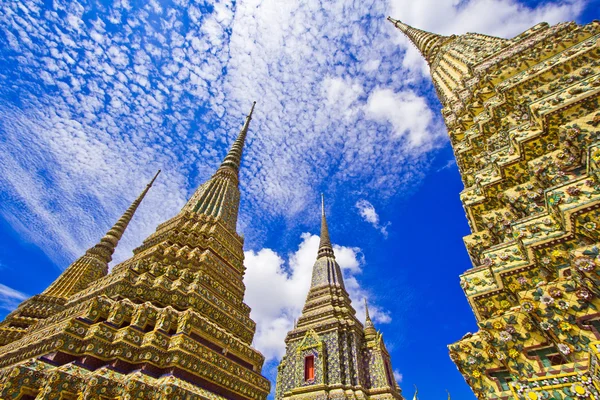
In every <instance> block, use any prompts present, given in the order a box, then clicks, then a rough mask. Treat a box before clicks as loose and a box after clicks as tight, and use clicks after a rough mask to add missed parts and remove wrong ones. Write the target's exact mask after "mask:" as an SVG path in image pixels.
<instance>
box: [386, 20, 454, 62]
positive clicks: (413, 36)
mask: <svg viewBox="0 0 600 400" xmlns="http://www.w3.org/2000/svg"><path fill="white" fill-rule="evenodd" d="M387 19H388V21H390V22H391V23H392V24H394V26H395V27H396V28H398V29H400V30H401V31H402V33H404V34H405V35H406V36H407V37H408V38H409V39H410V41H411V42H412V43H413V44H414V45H415V46H416V47H417V49H419V51H420V52H421V54H422V55H423V57H424V58H425V60H426V61H427V63H428V64H431V63H432V62H433V60H434V59H435V56H436V55H437V53H438V51H439V49H440V45H441V44H442V43H444V42H445V41H446V40H448V39H449V37H448V36H442V35H438V34H436V33H431V32H427V31H422V30H420V29H416V28H413V27H412V26H410V25H407V24H405V23H404V22H402V21H399V20H396V19H393V18H392V17H388V18H387Z"/></svg>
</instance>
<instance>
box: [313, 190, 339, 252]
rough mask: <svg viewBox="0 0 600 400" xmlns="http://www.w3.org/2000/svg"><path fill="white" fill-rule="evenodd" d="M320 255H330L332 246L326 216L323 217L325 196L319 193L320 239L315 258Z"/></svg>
mask: <svg viewBox="0 0 600 400" xmlns="http://www.w3.org/2000/svg"><path fill="white" fill-rule="evenodd" d="M321 257H332V258H335V256H334V254H333V247H332V246H331V240H330V239H329V229H328V227H327V218H325V197H324V196H323V194H321V240H320V242H319V253H318V255H317V259H319V258H321Z"/></svg>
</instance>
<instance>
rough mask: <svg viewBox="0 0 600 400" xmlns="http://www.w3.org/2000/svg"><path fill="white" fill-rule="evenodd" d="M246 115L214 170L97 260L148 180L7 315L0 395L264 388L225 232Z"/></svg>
mask: <svg viewBox="0 0 600 400" xmlns="http://www.w3.org/2000/svg"><path fill="white" fill-rule="evenodd" d="M252 110H254V105H253V106H252ZM251 117H252V111H250V114H249V115H248V117H247V118H246V121H245V123H244V125H243V128H242V129H241V132H240V133H239V136H238V137H237V139H236V140H235V142H234V143H233V146H232V147H231V150H230V151H229V153H228V154H227V156H226V157H225V159H224V160H223V162H222V164H221V166H220V167H219V168H218V170H217V171H216V172H215V174H214V175H213V176H212V177H211V178H210V179H209V180H208V181H206V182H205V183H204V184H203V185H201V186H200V187H199V188H198V189H197V190H196V192H195V193H194V194H193V195H192V197H191V198H190V200H189V201H188V202H187V204H186V205H185V206H184V207H183V209H182V210H181V211H180V212H179V213H178V214H177V215H176V216H175V217H173V218H171V219H170V220H168V221H166V222H164V223H162V224H160V225H159V226H158V228H157V229H156V232H154V233H153V234H152V235H150V236H149V237H148V238H147V239H146V240H144V242H143V244H142V245H141V246H140V247H138V248H137V249H135V250H134V254H133V256H132V257H131V258H130V259H128V260H126V261H124V262H122V263H120V264H118V265H116V266H115V267H114V268H113V269H112V271H111V272H110V273H109V272H108V263H109V262H110V260H111V256H112V254H113V252H114V250H115V247H116V245H117V243H118V241H119V239H120V237H121V235H122V234H123V232H124V230H125V228H126V227H127V224H128V223H129V221H130V220H131V218H132V216H133V213H134V211H135V209H136V208H137V206H138V205H139V203H140V202H141V200H142V198H143V197H144V195H145V194H146V192H147V191H148V189H149V188H150V185H151V184H150V185H148V186H147V187H146V189H145V190H144V192H143V193H142V195H141V196H140V197H139V198H138V199H137V200H136V201H135V202H134V203H133V204H132V206H131V207H130V208H129V209H128V210H127V211H126V212H125V214H124V215H123V217H122V218H121V219H119V221H118V222H117V224H116V225H115V226H114V227H113V228H112V229H111V230H109V232H108V233H107V234H106V235H105V236H104V237H103V238H102V240H101V241H100V242H99V243H98V244H97V245H95V246H94V247H92V248H91V249H90V250H88V251H87V252H86V253H85V255H83V256H82V257H81V258H79V259H78V260H77V261H75V262H74V263H73V264H71V265H70V266H69V267H68V268H67V269H66V270H65V271H64V272H63V273H62V274H61V275H60V276H59V277H58V278H57V280H56V281H55V282H53V283H52V284H51V285H50V287H48V289H47V290H45V291H44V292H43V293H42V294H40V295H37V296H34V297H32V298H31V299H28V300H25V301H24V302H23V303H22V304H21V305H20V306H19V307H18V308H17V309H16V310H15V311H14V312H13V313H11V314H9V315H8V316H7V318H6V320H5V321H4V322H2V323H1V324H0V399H3V400H8V399H34V398H35V399H103V400H104V399H190V400H191V399H203V400H206V399H211V400H217V399H219V400H246V399H265V398H266V397H267V395H268V393H269V390H270V384H269V381H268V380H267V379H266V378H264V377H263V376H261V369H262V365H263V362H264V357H263V356H262V355H261V354H260V353H259V352H258V351H256V350H255V349H253V348H252V347H251V343H252V339H253V337H254V331H255V323H254V322H253V321H252V320H251V319H250V308H249V307H248V306H247V305H246V304H245V303H244V302H243V298H244V291H245V287H244V283H243V281H242V279H243V277H244V272H245V268H244V265H243V260H244V253H243V239H242V237H241V236H240V235H238V234H237V232H236V224H237V217H238V208H239V200H240V192H239V188H238V176H239V168H240V163H241V159H242V151H243V148H244V142H245V139H246V135H247V133H248V128H249V124H250V120H251ZM155 178H156V177H155ZM153 181H154V180H153Z"/></svg>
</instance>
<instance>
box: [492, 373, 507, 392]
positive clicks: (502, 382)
mask: <svg viewBox="0 0 600 400" xmlns="http://www.w3.org/2000/svg"><path fill="white" fill-rule="evenodd" d="M489 375H490V377H491V378H492V379H495V380H496V381H498V386H500V390H501V391H503V392H505V391H507V390H510V387H509V386H508V383H509V382H511V381H512V379H511V376H510V373H509V372H508V371H507V370H505V369H504V370H501V371H495V372H490V373H489Z"/></svg>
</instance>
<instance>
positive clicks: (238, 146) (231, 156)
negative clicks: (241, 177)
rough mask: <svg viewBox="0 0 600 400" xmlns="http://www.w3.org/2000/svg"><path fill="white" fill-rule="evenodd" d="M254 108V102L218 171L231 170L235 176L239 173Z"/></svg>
mask: <svg viewBox="0 0 600 400" xmlns="http://www.w3.org/2000/svg"><path fill="white" fill-rule="evenodd" d="M254 106H256V101H255V102H253V103H252V108H251V109H250V113H249V114H248V115H247V116H246V121H245V122H244V126H243V127H242V130H241V131H240V134H239V135H238V137H237V139H236V140H235V142H233V145H232V146H231V149H230V150H229V153H227V156H226V157H225V159H224V160H223V163H222V164H221V166H220V167H219V170H222V169H224V168H231V169H233V170H234V171H235V173H236V174H238V173H239V169H240V165H241V163H242V152H243V150H244V143H245V142H246V135H247V134H248V128H249V127H250V121H251V120H252V114H253V113H254Z"/></svg>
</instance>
